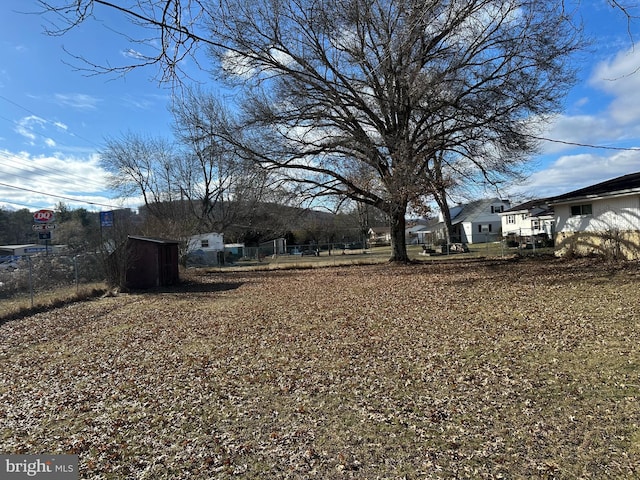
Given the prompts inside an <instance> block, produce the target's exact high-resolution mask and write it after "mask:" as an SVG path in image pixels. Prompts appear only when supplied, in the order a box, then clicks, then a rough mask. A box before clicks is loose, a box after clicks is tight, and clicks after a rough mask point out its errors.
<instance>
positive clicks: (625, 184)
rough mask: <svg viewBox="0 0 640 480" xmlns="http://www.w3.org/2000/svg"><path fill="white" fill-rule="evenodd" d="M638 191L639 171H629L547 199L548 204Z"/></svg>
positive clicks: (639, 186) (639, 182) (639, 185)
mask: <svg viewBox="0 0 640 480" xmlns="http://www.w3.org/2000/svg"><path fill="white" fill-rule="evenodd" d="M632 193H640V172H637V173H630V174H629V175H623V176H621V177H616V178H613V179H611V180H606V181H604V182H601V183H597V184H595V185H591V186H589V187H585V188H580V189H578V190H574V191H572V192H569V193H565V194H563V195H558V196H557V197H553V198H551V199H549V203H550V204H557V203H569V202H571V201H575V200H581V199H587V198H598V197H611V196H619V195H628V194H632Z"/></svg>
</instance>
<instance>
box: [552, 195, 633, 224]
mask: <svg viewBox="0 0 640 480" xmlns="http://www.w3.org/2000/svg"><path fill="white" fill-rule="evenodd" d="M585 204H591V205H592V208H593V213H592V214H591V215H574V216H572V215H571V206H572V205H585ZM555 216H556V231H557V232H558V233H561V232H565V233H568V232H610V231H638V230H640V195H629V196H625V197H616V198H606V199H602V200H583V201H580V202H574V203H571V204H567V205H556V207H555Z"/></svg>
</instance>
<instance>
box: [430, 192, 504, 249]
mask: <svg viewBox="0 0 640 480" xmlns="http://www.w3.org/2000/svg"><path fill="white" fill-rule="evenodd" d="M510 207H511V204H510V203H509V200H502V199H500V198H488V199H482V200H476V201H473V202H470V203H467V204H458V205H456V206H454V207H450V209H449V211H450V213H451V223H452V231H451V232H450V240H451V242H452V243H468V244H472V243H486V242H493V241H496V240H499V239H501V229H502V219H501V218H500V214H501V213H502V212H504V211H505V210H507V209H508V208H510ZM428 231H429V232H430V235H431V243H434V244H435V243H438V242H439V241H444V239H445V237H446V235H445V225H444V217H443V215H442V213H440V216H439V218H438V220H437V221H436V222H434V223H433V224H431V225H430V226H428ZM423 234H424V233H423Z"/></svg>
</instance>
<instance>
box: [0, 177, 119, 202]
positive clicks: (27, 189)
mask: <svg viewBox="0 0 640 480" xmlns="http://www.w3.org/2000/svg"><path fill="white" fill-rule="evenodd" d="M0 186H3V187H7V188H13V189H15V190H21V191H24V192H29V193H37V194H38V195H44V196H46V197H53V198H60V199H62V200H69V201H72V202H76V203H82V204H86V205H95V206H99V207H108V208H115V209H118V208H121V207H118V206H115V205H109V204H106V203H99V202H90V201H87V200H81V199H79V198H74V197H67V196H65V195H56V194H53V193H46V192H40V191H38V190H32V189H30V188H24V187H16V186H15V185H9V184H8V183H3V182H0Z"/></svg>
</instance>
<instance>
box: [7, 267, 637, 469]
mask: <svg viewBox="0 0 640 480" xmlns="http://www.w3.org/2000/svg"><path fill="white" fill-rule="evenodd" d="M190 274H191V275H192V277H190V282H189V284H188V285H186V286H185V288H184V289H183V290H182V291H180V290H172V291H155V292H148V293H145V294H128V295H119V296H117V297H105V298H101V299H99V300H98V301H93V302H87V303H74V304H68V305H65V306H63V307H62V308H58V309H54V310H51V311H48V312H45V313H40V314H37V315H34V316H32V317H29V318H24V319H21V320H20V321H15V322H7V323H5V324H4V325H1V326H0V386H2V387H1V388H0V418H1V419H2V421H0V450H1V451H3V452H6V453H36V452H48V453H76V454H78V455H79V456H80V477H81V478H105V479H119V478H140V479H144V478H149V479H169V478H196V479H210V478H227V477H229V478H231V477H234V478H246V479H255V478H265V479H267V478H268V479H272V478H311V477H315V478H363V479H365V478H366V479H369V478H385V479H396V478H443V479H445V478H447V479H448V478H567V479H573V478H620V479H626V478H638V476H639V475H640V470H639V468H640V467H639V466H640V446H639V445H640V443H639V439H640V433H639V425H640V402H639V400H640V399H639V398H638V396H639V395H640V388H639V385H640V354H639V353H638V349H637V343H638V340H639V339H640V310H639V309H638V307H637V291H638V285H639V282H640V273H639V271H638V268H637V266H632V265H626V266H616V265H612V264H604V263H598V262H594V261H593V260H579V261H571V262H566V261H560V260H554V259H546V261H540V260H535V259H527V258H525V259H521V260H517V261H514V260H512V261H501V260H495V259H493V260H490V261H481V260H475V261H458V262H427V263H422V264H414V265H407V266H393V265H367V266H362V265H353V266H349V267H344V266H336V267H334V268H324V269H319V268H314V269H298V270H271V271H237V272H226V273H211V272H208V273H206V272H199V271H198V272H196V271H193V272H191V273H190Z"/></svg>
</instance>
